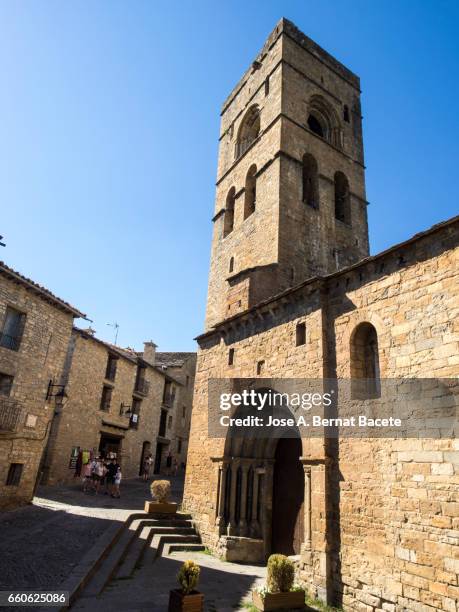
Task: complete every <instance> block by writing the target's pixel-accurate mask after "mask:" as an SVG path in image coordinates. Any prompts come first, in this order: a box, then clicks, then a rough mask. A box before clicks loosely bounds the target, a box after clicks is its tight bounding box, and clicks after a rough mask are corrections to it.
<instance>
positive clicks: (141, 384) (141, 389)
mask: <svg viewBox="0 0 459 612" xmlns="http://www.w3.org/2000/svg"><path fill="white" fill-rule="evenodd" d="M149 391H150V383H149V382H148V381H146V380H145V379H144V378H138V379H137V380H136V381H135V386H134V393H138V394H139V395H148V393H149Z"/></svg>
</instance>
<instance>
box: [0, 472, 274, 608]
mask: <svg viewBox="0 0 459 612" xmlns="http://www.w3.org/2000/svg"><path fill="white" fill-rule="evenodd" d="M168 478H169V479H170V480H171V483H172V497H173V499H174V501H177V502H181V499H182V493H183V477H180V476H179V477H168ZM148 487H149V483H145V482H143V481H140V480H139V479H135V480H126V481H124V482H123V485H122V489H121V495H122V497H121V499H113V498H111V497H109V496H106V495H103V494H99V495H95V494H94V493H90V494H83V493H82V491H81V486H80V484H79V483H78V484H75V485H69V486H55V487H49V486H48V487H40V488H39V490H38V492H37V496H36V497H35V498H34V500H33V504H31V505H28V506H25V507H23V508H19V509H17V510H13V511H10V512H4V513H3V514H2V515H0V530H1V534H2V535H1V541H0V589H3V590H19V589H38V590H56V589H58V588H59V585H60V584H61V583H63V582H64V580H65V579H66V578H67V577H68V576H69V575H70V574H71V572H72V570H73V569H74V568H75V566H76V565H77V564H78V562H79V561H80V560H81V559H82V557H83V556H84V555H85V554H86V553H87V552H88V551H89V550H90V548H91V547H92V546H94V544H95V543H96V542H97V540H98V539H99V538H100V537H101V536H102V535H103V534H104V533H105V531H106V530H107V529H108V528H109V527H110V526H112V525H113V524H114V522H118V523H120V524H121V522H122V521H124V520H125V519H126V518H127V516H128V515H129V514H131V513H132V512H138V511H139V510H143V505H144V502H145V500H146V499H148V498H149V497H150V495H149V490H148ZM187 559H193V560H194V561H196V562H197V563H199V565H200V566H201V579H200V584H199V589H200V590H201V591H202V592H203V593H204V595H205V610H206V612H227V611H230V610H231V612H235V610H242V609H244V608H241V605H242V602H243V600H245V599H248V600H250V591H251V588H252V587H253V586H254V585H255V584H259V583H262V582H264V577H265V574H266V568H264V567H259V566H251V565H239V564H235V563H227V562H224V561H220V560H219V559H217V558H216V557H213V556H211V555H208V554H204V553H197V552H176V553H173V554H171V555H170V556H168V557H160V558H159V559H154V556H153V553H152V552H151V551H148V552H147V553H146V555H145V557H144V563H143V564H142V567H140V568H139V569H138V570H136V571H135V573H134V575H133V577H132V578H131V579H129V580H113V581H112V582H111V583H110V585H109V586H108V587H107V589H106V590H105V591H104V592H103V594H102V595H101V596H100V597H97V598H88V599H80V600H77V602H76V603H75V605H74V607H72V610H84V611H92V610H106V611H108V610H110V611H112V610H120V611H123V610H126V611H128V610H129V611H132V612H136V611H139V612H140V611H143V610H145V611H146V610H149V611H150V612H166V611H167V605H168V599H169V590H170V589H174V588H177V580H176V576H177V573H178V570H179V568H180V565H181V564H182V563H183V561H185V560H187ZM15 609H16V608H15Z"/></svg>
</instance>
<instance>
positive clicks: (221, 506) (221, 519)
mask: <svg viewBox="0 0 459 612" xmlns="http://www.w3.org/2000/svg"><path fill="white" fill-rule="evenodd" d="M217 468H218V478H219V480H218V501H217V508H216V510H217V516H216V518H215V525H216V527H217V529H218V535H221V534H222V533H223V532H224V530H225V527H226V524H225V490H226V487H225V485H226V473H227V471H228V465H227V463H226V462H222V463H220V464H218V466H217Z"/></svg>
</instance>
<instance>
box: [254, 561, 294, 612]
mask: <svg viewBox="0 0 459 612" xmlns="http://www.w3.org/2000/svg"><path fill="white" fill-rule="evenodd" d="M294 578H295V566H294V565H293V562H292V561H291V560H290V559H289V558H288V557H286V556H285V555H277V554H276V555H271V556H270V557H269V559H268V576H267V580H266V587H265V588H262V589H259V590H254V591H252V599H253V603H254V604H255V606H256V607H257V608H258V609H259V610H263V611H268V610H282V609H283V608H288V609H303V608H304V607H305V606H304V602H305V592H304V590H303V589H298V588H294V586H293V581H294Z"/></svg>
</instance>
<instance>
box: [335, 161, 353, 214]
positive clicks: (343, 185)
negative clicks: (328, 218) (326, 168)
mask: <svg viewBox="0 0 459 612" xmlns="http://www.w3.org/2000/svg"><path fill="white" fill-rule="evenodd" d="M334 182H335V218H336V219H338V220H339V221H342V222H343V223H347V224H348V225H350V224H351V200H350V195H349V181H348V180H347V178H346V176H345V175H344V174H343V173H342V172H335V177H334Z"/></svg>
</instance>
